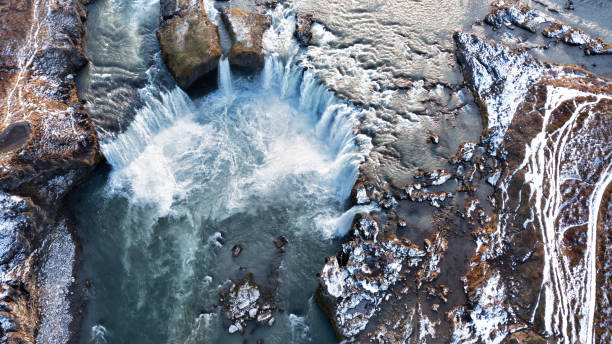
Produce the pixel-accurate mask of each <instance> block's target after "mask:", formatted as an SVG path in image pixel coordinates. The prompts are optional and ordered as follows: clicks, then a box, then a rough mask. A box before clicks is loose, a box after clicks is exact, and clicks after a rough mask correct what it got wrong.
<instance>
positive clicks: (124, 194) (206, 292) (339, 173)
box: [81, 6, 375, 343]
mask: <svg viewBox="0 0 612 344" xmlns="http://www.w3.org/2000/svg"><path fill="white" fill-rule="evenodd" d="M270 15H271V17H272V26H271V28H270V29H269V30H268V31H267V32H266V33H265V44H264V45H265V50H266V58H265V68H264V69H263V71H262V72H261V73H258V74H255V75H246V76H243V75H233V73H232V71H231V68H230V65H229V61H228V60H227V59H226V58H222V59H221V60H220V61H219V68H218V86H219V88H218V90H216V91H213V92H211V93H209V94H207V95H205V96H202V97H199V98H195V99H192V98H190V97H189V96H188V95H187V94H186V93H185V92H183V91H182V90H181V89H180V88H178V87H174V88H172V89H165V88H164V87H163V86H160V85H159V84H158V83H157V82H155V78H150V79H149V82H148V83H147V84H146V85H145V87H143V88H140V89H139V90H138V95H139V98H140V99H141V101H142V104H143V105H142V107H140V108H139V109H138V111H137V112H136V115H135V116H134V119H133V120H132V122H131V124H130V125H129V127H128V128H127V130H125V131H124V132H123V133H121V134H119V135H117V136H116V137H114V138H112V139H108V140H106V141H104V142H102V144H101V149H102V151H103V153H104V155H105V156H106V158H107V161H108V163H109V165H110V166H111V171H110V174H109V175H108V179H107V180H104V181H101V182H102V183H101V185H99V186H92V188H93V190H89V191H87V195H88V196H87V197H88V199H87V200H86V201H85V202H84V205H82V206H81V209H82V210H81V212H82V215H81V218H82V219H84V220H83V221H85V222H86V223H85V224H83V225H82V226H83V228H89V229H85V232H84V234H83V235H84V236H86V237H88V238H90V239H89V240H88V243H86V244H85V246H86V247H85V251H87V252H88V257H90V259H89V260H88V261H87V262H86V263H85V267H84V270H85V271H87V273H89V274H91V275H93V276H94V277H93V280H94V286H95V287H94V290H95V291H94V293H95V295H94V296H93V297H92V300H91V301H90V308H89V312H88V315H87V316H86V320H85V321H84V326H89V329H90V330H89V331H88V332H89V333H88V340H91V341H93V342H106V341H108V342H114V340H113V338H115V340H116V338H122V337H126V336H128V337H131V338H133V339H132V340H133V342H135V343H138V342H148V341H149V339H148V336H150V335H155V336H157V337H158V338H159V340H160V341H164V342H169V343H199V342H202V341H206V342H242V339H243V338H241V337H240V336H234V337H228V335H227V328H225V327H224V326H225V325H224V324H223V318H222V316H221V317H220V314H219V312H218V310H206V311H202V309H203V308H208V307H210V306H211V305H212V304H213V303H215V302H216V293H217V292H218V291H219V290H221V289H223V288H226V287H227V285H228V282H227V281H228V279H230V278H231V279H235V278H241V275H243V274H244V272H242V270H241V269H242V268H241V269H238V268H239V266H238V265H237V263H236V262H234V260H232V258H231V256H229V248H230V247H231V245H233V244H234V243H241V244H242V245H244V246H245V251H244V253H243V254H242V255H241V257H240V259H242V261H241V262H240V263H239V264H240V266H245V268H246V269H248V270H249V271H253V272H255V276H256V279H257V278H260V281H259V282H260V283H262V282H264V284H266V283H265V281H266V275H268V274H269V271H268V270H269V269H278V271H279V273H280V276H279V280H280V281H281V282H280V283H281V288H280V289H279V290H278V291H277V293H278V295H279V297H282V298H283V299H284V300H285V301H284V302H285V304H284V305H283V307H284V308H285V309H287V312H285V313H284V314H279V315H278V318H277V324H276V325H275V326H274V327H273V328H272V329H269V330H265V329H259V330H258V331H257V332H256V334H257V333H260V332H263V336H265V337H266V342H272V343H284V342H287V340H290V341H291V342H308V341H312V340H317V339H316V338H319V339H318V340H323V342H326V341H328V339H330V338H332V339H333V336H332V335H330V329H329V328H328V325H327V321H326V320H324V321H323V320H321V319H318V318H317V316H316V315H315V314H313V312H318V310H316V307H314V308H315V310H313V307H311V306H310V304H311V303H312V302H311V301H309V298H310V296H311V295H312V292H314V288H315V287H316V276H315V273H316V271H318V269H319V268H320V266H321V264H322V261H318V260H320V259H322V257H324V256H325V255H329V254H333V253H334V252H335V251H336V250H337V246H336V245H337V243H336V242H335V241H334V240H333V239H334V238H335V237H337V236H341V235H344V234H345V233H346V231H348V228H349V227H350V222H351V221H352V218H353V217H354V215H355V214H356V213H359V212H369V211H372V210H374V209H375V205H370V206H362V207H355V208H352V209H348V210H346V203H347V202H346V201H347V199H348V196H349V194H350V190H351V188H352V186H353V184H354V182H355V180H356V178H357V173H358V165H359V164H360V162H361V161H362V160H363V159H364V157H365V156H366V155H367V154H368V152H369V149H370V147H371V145H370V142H369V138H366V137H361V136H358V135H356V134H355V127H356V124H357V122H358V119H359V117H360V116H362V115H363V114H362V111H361V110H360V109H358V108H355V107H353V106H351V105H348V104H346V103H344V102H342V101H340V100H338V99H337V98H336V97H335V96H334V95H333V93H331V92H330V91H328V90H327V87H325V85H322V84H321V83H320V82H319V81H318V80H317V78H316V75H315V74H314V73H312V72H310V71H304V70H303V68H302V67H301V66H300V65H299V59H300V49H299V47H298V45H297V44H296V42H295V40H294V38H293V30H294V28H295V16H294V14H293V13H292V10H291V7H283V6H279V7H277V9H276V10H274V11H271V12H270ZM130 20H136V21H138V20H140V19H138V18H132V19H130ZM128 42H129V40H128ZM128 50H129V49H128ZM149 69H150V70H151V71H153V72H157V71H159V70H163V68H160V67H159V66H155V65H154V66H152V67H150V68H149ZM94 184H95V183H94ZM91 195H93V196H91ZM87 231H91V233H89V234H88V233H87ZM94 233H95V234H94ZM281 234H282V235H285V236H287V237H288V238H289V241H290V244H289V245H290V246H289V247H290V248H289V251H288V253H287V254H286V256H285V257H284V258H282V261H281V262H280V264H279V265H278V266H277V267H274V266H275V264H277V263H274V262H275V261H276V259H278V258H274V256H271V253H270V252H273V251H267V250H269V249H264V248H265V247H267V246H272V248H273V244H272V240H273V239H274V238H276V237H278V235H281ZM224 243H225V244H224ZM108 274H112V275H113V276H114V277H113V280H112V281H111V280H109V279H108V278H106V277H105V276H107V275H108ZM258 276H259V277H258ZM96 285H97V287H96ZM313 319H315V320H313ZM312 321H315V323H312ZM128 324H130V325H129V326H128ZM322 324H324V325H322ZM313 326H314V327H315V328H317V326H318V328H317V330H314V331H313V330H312V329H313ZM321 326H326V327H325V329H324V330H323V331H322V330H321V328H320V327H321ZM135 329H138V333H134V331H135ZM313 338H314V339H313ZM321 338H325V339H321Z"/></svg>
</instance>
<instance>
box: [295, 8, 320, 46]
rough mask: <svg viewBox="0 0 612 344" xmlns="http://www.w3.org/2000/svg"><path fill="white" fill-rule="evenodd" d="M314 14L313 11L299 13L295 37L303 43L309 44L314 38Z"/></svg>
mask: <svg viewBox="0 0 612 344" xmlns="http://www.w3.org/2000/svg"><path fill="white" fill-rule="evenodd" d="M314 21H315V20H314V15H313V14H312V13H298V14H297V15H296V23H295V33H294V35H295V38H296V39H297V40H298V42H300V43H301V44H302V45H309V44H310V41H311V40H312V32H311V31H310V29H311V27H312V24H314Z"/></svg>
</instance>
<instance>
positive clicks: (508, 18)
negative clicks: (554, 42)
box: [484, 0, 612, 55]
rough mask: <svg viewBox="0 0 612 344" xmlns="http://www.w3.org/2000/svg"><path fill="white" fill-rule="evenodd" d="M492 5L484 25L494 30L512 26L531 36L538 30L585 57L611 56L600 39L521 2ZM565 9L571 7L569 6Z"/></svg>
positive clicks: (505, 0)
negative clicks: (574, 48)
mask: <svg viewBox="0 0 612 344" xmlns="http://www.w3.org/2000/svg"><path fill="white" fill-rule="evenodd" d="M492 5H493V9H492V10H491V12H490V13H489V14H488V15H487V16H486V17H485V20H484V21H485V23H487V24H489V25H491V26H493V27H495V28H501V27H502V26H504V25H516V26H518V27H520V28H523V29H525V30H528V31H531V32H533V33H535V32H537V30H539V29H542V34H543V35H544V36H546V37H548V38H555V39H559V40H561V41H562V42H564V43H567V44H569V45H576V46H581V47H583V49H584V52H585V54H587V55H600V54H612V44H609V43H606V42H604V41H603V40H602V39H601V38H592V37H591V36H589V35H588V34H587V33H586V32H584V31H582V30H581V29H579V28H573V27H571V26H570V25H567V24H565V23H563V22H561V21H559V20H557V19H555V18H554V17H552V16H550V15H548V14H544V13H542V12H541V11H538V10H536V9H534V8H531V7H530V6H529V5H528V4H527V3H525V2H524V1H522V0H498V1H494V2H493V3H492ZM568 6H569V7H573V5H571V3H570V4H568Z"/></svg>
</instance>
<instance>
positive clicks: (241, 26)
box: [222, 8, 271, 68]
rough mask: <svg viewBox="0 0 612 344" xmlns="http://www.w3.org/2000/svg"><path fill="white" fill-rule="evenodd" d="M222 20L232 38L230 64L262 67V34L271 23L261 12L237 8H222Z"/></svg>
mask: <svg viewBox="0 0 612 344" xmlns="http://www.w3.org/2000/svg"><path fill="white" fill-rule="evenodd" d="M222 13H223V21H224V22H225V25H226V26H227V27H228V30H229V33H230V36H231V38H232V49H231V50H230V53H229V61H230V64H232V65H234V66H240V67H247V68H263V65H264V52H263V34H264V32H265V31H266V30H267V29H268V27H269V26H270V24H271V21H270V18H269V17H268V16H267V15H265V14H261V13H254V12H245V11H242V10H240V9H238V8H224V9H223V12H222Z"/></svg>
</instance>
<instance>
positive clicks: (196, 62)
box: [157, 0, 221, 89]
mask: <svg viewBox="0 0 612 344" xmlns="http://www.w3.org/2000/svg"><path fill="white" fill-rule="evenodd" d="M161 5H162V7H161V8H162V13H161V14H162V16H161V17H162V21H161V24H160V27H159V29H158V30H157V39H158V40H159V43H160V45H161V50H162V58H163V59H164V61H165V62H166V65H167V66H168V69H169V70H170V73H172V75H173V76H174V78H175V79H176V82H177V83H178V85H179V86H180V87H181V88H183V89H186V88H189V87H190V86H191V85H192V84H193V83H194V82H195V81H196V80H197V79H199V78H201V77H202V76H204V75H206V74H207V73H209V72H211V71H213V70H215V69H216V68H217V65H218V63H219V58H220V57H221V44H220V42H219V34H218V32H217V26H216V25H215V24H214V23H213V22H212V21H211V20H210V19H209V18H208V16H207V15H206V11H205V9H204V8H203V6H202V5H201V3H199V2H198V3H195V4H192V3H191V2H189V1H187V0H162V1H161Z"/></svg>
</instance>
